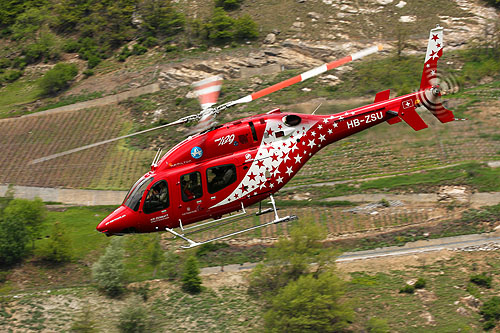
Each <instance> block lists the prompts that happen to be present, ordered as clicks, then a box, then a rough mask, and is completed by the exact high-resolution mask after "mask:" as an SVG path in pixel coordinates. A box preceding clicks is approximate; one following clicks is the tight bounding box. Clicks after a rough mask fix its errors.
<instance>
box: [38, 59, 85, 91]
mask: <svg viewBox="0 0 500 333" xmlns="http://www.w3.org/2000/svg"><path fill="white" fill-rule="evenodd" d="M76 74H78V68H77V67H76V65H75V64H66V63H59V64H57V65H55V66H54V68H52V69H51V70H49V71H47V73H45V75H44V76H43V77H42V79H41V80H40V88H41V90H42V94H43V95H51V94H54V93H57V92H59V91H61V90H63V89H65V88H66V87H68V85H69V82H70V81H71V80H73V79H74V77H75V76H76Z"/></svg>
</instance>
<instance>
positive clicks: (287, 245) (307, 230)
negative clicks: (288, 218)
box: [248, 220, 336, 296]
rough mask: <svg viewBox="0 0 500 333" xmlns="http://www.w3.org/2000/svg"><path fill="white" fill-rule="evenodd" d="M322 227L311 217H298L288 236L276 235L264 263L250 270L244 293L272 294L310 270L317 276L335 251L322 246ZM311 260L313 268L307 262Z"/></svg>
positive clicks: (328, 262) (330, 261)
mask: <svg viewBox="0 0 500 333" xmlns="http://www.w3.org/2000/svg"><path fill="white" fill-rule="evenodd" d="M326 235H327V232H326V229H325V228H324V227H322V226H320V225H318V224H316V223H314V222H313V221H311V220H300V221H299V222H298V223H297V224H296V225H295V226H293V227H292V228H291V230H290V238H289V239H287V238H280V240H279V241H278V242H277V243H276V245H275V246H274V247H273V248H269V249H268V252H267V255H266V263H267V265H265V266H264V265H261V266H259V267H258V268H256V269H254V271H253V272H252V274H251V275H250V282H249V289H248V292H249V293H250V294H252V295H254V296H266V295H267V296H272V295H274V294H276V293H277V292H278V290H279V289H280V288H282V287H284V286H285V285H287V284H288V283H289V282H290V281H294V280H297V279H298V278H299V277H300V276H302V275H305V274H309V273H313V274H315V275H318V274H319V273H321V272H322V271H324V270H325V269H328V267H330V266H332V265H333V264H334V262H335V257H336V256H335V253H334V252H333V251H330V250H327V249H323V244H322V243H321V241H322V240H324V239H325V238H326ZM312 262H315V263H316V264H317V265H316V266H315V270H314V271H313V272H312V271H311V269H312V268H311V266H310V264H311V263H312Z"/></svg>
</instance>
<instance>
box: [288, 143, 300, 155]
mask: <svg viewBox="0 0 500 333" xmlns="http://www.w3.org/2000/svg"><path fill="white" fill-rule="evenodd" d="M296 149H299V147H297V145H293V147H292V148H291V149H290V150H291V151H292V153H293V152H294V151H295V150H296Z"/></svg>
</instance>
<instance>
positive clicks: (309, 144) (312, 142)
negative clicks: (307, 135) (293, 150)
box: [307, 139, 316, 148]
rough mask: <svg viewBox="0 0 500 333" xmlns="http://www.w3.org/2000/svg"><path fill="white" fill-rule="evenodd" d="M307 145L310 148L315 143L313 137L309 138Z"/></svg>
mask: <svg viewBox="0 0 500 333" xmlns="http://www.w3.org/2000/svg"><path fill="white" fill-rule="evenodd" d="M307 145H308V146H309V147H311V148H312V147H314V146H316V144H315V143H314V139H312V140H309V143H308V144H307Z"/></svg>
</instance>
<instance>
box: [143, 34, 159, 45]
mask: <svg viewBox="0 0 500 333" xmlns="http://www.w3.org/2000/svg"><path fill="white" fill-rule="evenodd" d="M142 44H143V45H144V46H145V47H148V48H149V47H153V46H156V45H158V39H157V38H154V37H152V36H149V37H147V38H146V39H145V40H144V41H143V42H142Z"/></svg>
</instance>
